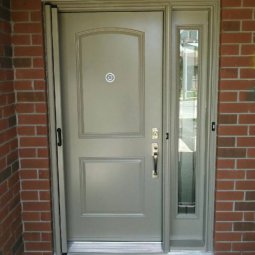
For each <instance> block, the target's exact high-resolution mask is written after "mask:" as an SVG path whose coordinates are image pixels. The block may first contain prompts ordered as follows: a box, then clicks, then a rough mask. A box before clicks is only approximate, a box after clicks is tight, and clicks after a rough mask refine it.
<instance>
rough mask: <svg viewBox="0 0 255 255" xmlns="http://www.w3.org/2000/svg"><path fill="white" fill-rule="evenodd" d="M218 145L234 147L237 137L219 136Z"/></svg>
mask: <svg viewBox="0 0 255 255" xmlns="http://www.w3.org/2000/svg"><path fill="white" fill-rule="evenodd" d="M217 145H218V147H234V145H235V138H234V137H218V139H217Z"/></svg>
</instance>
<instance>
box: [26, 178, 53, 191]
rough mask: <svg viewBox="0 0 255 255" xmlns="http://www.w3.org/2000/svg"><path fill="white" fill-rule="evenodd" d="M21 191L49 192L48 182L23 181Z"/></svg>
mask: <svg viewBox="0 0 255 255" xmlns="http://www.w3.org/2000/svg"><path fill="white" fill-rule="evenodd" d="M21 187H22V190H49V188H50V184H49V181H48V180H25V181H22V183H21Z"/></svg>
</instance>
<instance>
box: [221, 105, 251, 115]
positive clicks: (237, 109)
mask: <svg viewBox="0 0 255 255" xmlns="http://www.w3.org/2000/svg"><path fill="white" fill-rule="evenodd" d="M219 111H220V112H221V113H246V112H249V105H248V104H245V103H220V105H219Z"/></svg>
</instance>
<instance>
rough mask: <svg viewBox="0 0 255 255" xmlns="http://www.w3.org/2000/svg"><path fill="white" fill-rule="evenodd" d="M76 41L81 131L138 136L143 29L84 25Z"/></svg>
mask: <svg viewBox="0 0 255 255" xmlns="http://www.w3.org/2000/svg"><path fill="white" fill-rule="evenodd" d="M76 47H77V48H76V57H77V66H78V67H79V68H78V69H77V71H78V72H79V73H78V77H79V97H78V102H79V113H80V116H79V134H80V136H82V137H88V136H95V137H98V136H104V135H105V136H109V135H110V136H142V135H143V133H144V33H143V32H141V31H137V30H133V29H127V28H118V27H111V28H109V27H107V28H105V27H104V28H96V29H89V30H86V31H82V32H80V33H77V34H76ZM114 94H115V95H116V96H113V95H114ZM102 102H103V107H102ZM127 105H128V107H127ZM116 106H118V107H116ZM123 117H125V121H123Z"/></svg>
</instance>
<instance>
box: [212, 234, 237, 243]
mask: <svg viewBox="0 0 255 255" xmlns="http://www.w3.org/2000/svg"><path fill="white" fill-rule="evenodd" d="M241 240H242V234H241V233H234V232H232V233H231V232H218V233H216V234H215V241H223V242H224V241H241Z"/></svg>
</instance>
